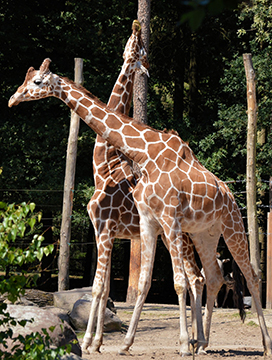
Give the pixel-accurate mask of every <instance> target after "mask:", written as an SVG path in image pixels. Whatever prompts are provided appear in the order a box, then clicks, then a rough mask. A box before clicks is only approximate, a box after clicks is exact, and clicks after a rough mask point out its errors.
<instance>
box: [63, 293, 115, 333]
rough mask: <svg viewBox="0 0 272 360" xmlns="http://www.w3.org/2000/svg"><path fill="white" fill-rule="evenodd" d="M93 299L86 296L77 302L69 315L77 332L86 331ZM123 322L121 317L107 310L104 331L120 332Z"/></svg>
mask: <svg viewBox="0 0 272 360" xmlns="http://www.w3.org/2000/svg"><path fill="white" fill-rule="evenodd" d="M91 302H92V297H90V296H89V295H86V294H85V295H84V296H83V297H82V298H81V299H79V300H77V301H76V302H75V304H74V306H73V310H72V312H71V313H70V314H69V317H70V321H71V324H72V325H73V326H74V328H75V329H76V330H82V331H85V330H86V327H87V323H88V319H89V314H90V309H91ZM121 326H122V321H121V320H120V319H119V317H118V316H117V315H116V314H115V313H114V312H112V311H111V310H110V309H108V308H106V312H105V320H104V331H105V332H110V331H120V330H121Z"/></svg>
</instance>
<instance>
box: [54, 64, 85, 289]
mask: <svg viewBox="0 0 272 360" xmlns="http://www.w3.org/2000/svg"><path fill="white" fill-rule="evenodd" d="M82 70H83V60H82V59H80V58H75V82H76V83H77V84H82V83H83V75H82ZM79 123H80V117H79V116H78V115H77V114H76V113H74V112H72V114H71V123H70V133H69V139H68V146H67V157H66V170H65V181H64V193H63V207H62V221H61V230H60V253H59V275H58V291H61V290H67V289H69V259H70V248H69V246H70V241H71V216H72V208H73V191H74V184H75V172H76V156H77V137H78V131H79Z"/></svg>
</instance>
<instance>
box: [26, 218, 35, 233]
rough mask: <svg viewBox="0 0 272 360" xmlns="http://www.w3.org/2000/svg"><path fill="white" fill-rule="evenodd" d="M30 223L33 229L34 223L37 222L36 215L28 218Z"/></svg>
mask: <svg viewBox="0 0 272 360" xmlns="http://www.w3.org/2000/svg"><path fill="white" fill-rule="evenodd" d="M28 224H29V226H30V228H31V230H33V228H34V225H35V224H36V219H35V218H34V217H32V218H30V219H29V220H28Z"/></svg>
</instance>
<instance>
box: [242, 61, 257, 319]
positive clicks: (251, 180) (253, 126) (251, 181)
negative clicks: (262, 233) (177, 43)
mask: <svg viewBox="0 0 272 360" xmlns="http://www.w3.org/2000/svg"><path fill="white" fill-rule="evenodd" d="M243 60H244V67H245V72H246V78H247V107H248V128H247V186H246V188H247V219H248V233H249V247H250V262H251V264H252V266H253V269H254V271H255V273H256V274H257V276H258V278H259V281H260V284H259V290H260V295H261V277H260V251H259V236H258V235H259V234H258V223H257V208H256V141H257V102H256V89H255V72H254V69H253V65H252V59H251V54H244V55H243ZM251 309H252V311H253V312H256V307H255V304H253V301H252V308H251Z"/></svg>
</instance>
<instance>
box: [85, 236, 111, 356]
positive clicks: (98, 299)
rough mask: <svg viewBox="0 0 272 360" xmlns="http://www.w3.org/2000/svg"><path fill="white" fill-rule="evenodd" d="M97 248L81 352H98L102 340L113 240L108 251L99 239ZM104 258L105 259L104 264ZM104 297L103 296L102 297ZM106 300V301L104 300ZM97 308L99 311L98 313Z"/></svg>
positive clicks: (109, 243) (109, 242)
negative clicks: (95, 266)
mask: <svg viewBox="0 0 272 360" xmlns="http://www.w3.org/2000/svg"><path fill="white" fill-rule="evenodd" d="M97 244H98V245H97V247H98V261H97V269H96V273H95V279H94V283H93V289H92V296H93V300H92V304H91V310H90V315H89V320H88V324H87V329H86V332H85V335H84V338H83V343H82V346H81V347H82V351H83V352H88V353H93V352H94V351H99V349H100V346H101V344H102V338H103V324H104V315H105V306H106V301H107V298H106V295H107V294H108V292H109V274H110V270H109V267H110V264H111V260H110V257H111V250H112V245H113V240H112V241H108V249H107V251H105V249H104V247H103V246H102V244H101V242H100V241H99V239H98V240H97ZM104 258H106V259H107V261H106V263H105V261H104ZM103 295H104V296H103ZM105 298H106V299H105ZM98 308H99V311H98ZM97 312H98V318H97V336H96V337H95V342H94V345H93V346H92V343H93V332H94V328H95V321H96V314H97Z"/></svg>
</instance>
